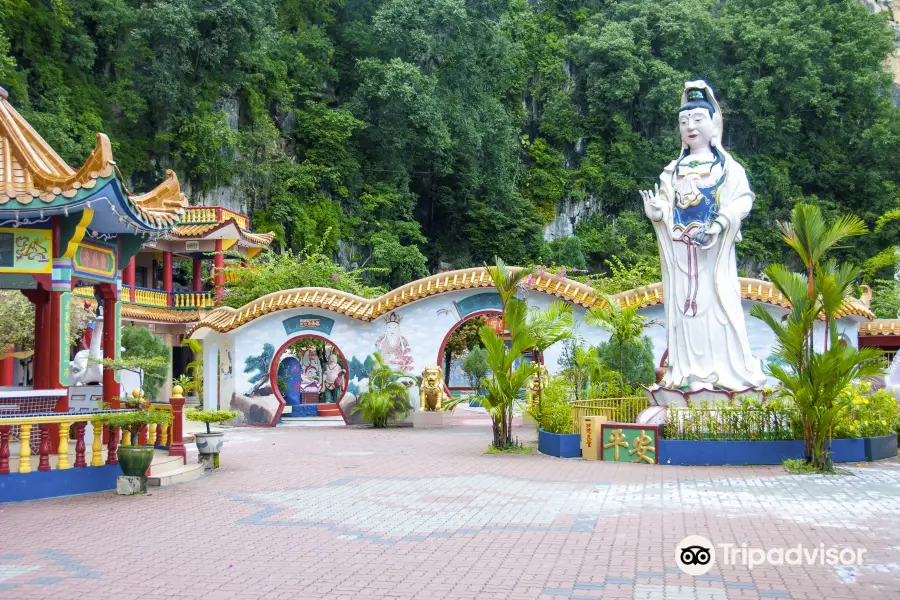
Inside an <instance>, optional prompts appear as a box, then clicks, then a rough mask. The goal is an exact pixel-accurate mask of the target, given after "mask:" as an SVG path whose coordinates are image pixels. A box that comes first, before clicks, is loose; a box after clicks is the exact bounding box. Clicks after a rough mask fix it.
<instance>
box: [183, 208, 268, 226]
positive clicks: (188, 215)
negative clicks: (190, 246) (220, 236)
mask: <svg viewBox="0 0 900 600" xmlns="http://www.w3.org/2000/svg"><path fill="white" fill-rule="evenodd" d="M225 221H234V222H236V223H237V225H238V227H240V228H241V229H245V230H249V229H250V219H249V218H248V217H247V215H244V214H241V213H239V212H236V211H233V210H231V209H229V208H223V207H221V206H189V207H188V209H187V210H186V211H185V213H184V216H183V217H182V218H181V220H180V221H179V222H178V224H179V225H191V224H200V223H224V222H225Z"/></svg>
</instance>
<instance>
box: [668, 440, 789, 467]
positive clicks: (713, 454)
mask: <svg viewBox="0 0 900 600" xmlns="http://www.w3.org/2000/svg"><path fill="white" fill-rule="evenodd" d="M803 455H804V448H803V441H802V440H789V441H781V442H743V441H742V442H728V441H708V440H659V464H661V465H694V466H698V465H780V464H781V463H783V462H784V461H785V459H788V458H803Z"/></svg>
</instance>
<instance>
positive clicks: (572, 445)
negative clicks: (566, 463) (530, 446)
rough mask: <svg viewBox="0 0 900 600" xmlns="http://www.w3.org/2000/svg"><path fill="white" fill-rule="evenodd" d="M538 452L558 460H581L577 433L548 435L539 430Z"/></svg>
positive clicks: (579, 439) (579, 440) (579, 438)
mask: <svg viewBox="0 0 900 600" xmlns="http://www.w3.org/2000/svg"><path fill="white" fill-rule="evenodd" d="M538 451H539V452H540V453H541V454H548V455H550V456H558V457H560V458H581V436H580V435H578V434H577V433H548V432H546V431H544V430H543V429H540V430H538Z"/></svg>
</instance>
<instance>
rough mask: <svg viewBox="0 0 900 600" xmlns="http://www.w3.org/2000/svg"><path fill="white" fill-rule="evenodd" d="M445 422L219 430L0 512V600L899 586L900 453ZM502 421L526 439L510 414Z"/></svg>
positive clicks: (692, 592) (709, 596)
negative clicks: (841, 553)
mask: <svg viewBox="0 0 900 600" xmlns="http://www.w3.org/2000/svg"><path fill="white" fill-rule="evenodd" d="M455 421H456V422H455V425H454V426H453V427H451V428H448V429H444V430H437V431H435V430H431V431H422V430H412V429H390V430H381V431H376V430H371V429H356V428H348V427H336V428H319V427H309V428H307V427H297V428H277V429H249V428H248V429H236V430H232V431H231V432H229V434H228V441H227V442H226V445H225V448H224V453H223V455H222V468H221V469H219V470H218V471H217V472H216V473H214V474H210V475H207V476H205V477H203V478H201V479H200V480H197V481H194V482H191V483H187V484H183V485H180V486H175V487H170V488H165V489H161V490H155V491H153V492H152V493H151V494H148V495H147V496H143V497H132V498H127V497H117V496H116V495H115V494H113V493H104V494H95V495H89V496H81V497H73V498H65V499H57V500H45V501H40V502H31V503H22V504H15V505H6V506H0V598H3V599H6V598H9V599H14V598H28V599H31V598H46V599H48V600H49V599H51V598H52V599H53V600H58V599H60V598H73V599H76V598H78V599H80V598H91V599H93V598H115V599H116V600H131V599H135V600H137V599H138V598H140V599H142V600H162V599H164V598H165V599H167V598H208V599H215V598H222V599H226V598H234V599H244V598H246V599H253V598H272V599H298V598H299V599H303V598H335V599H348V600H349V599H359V598H423V599H424V598H453V599H457V598H459V599H468V598H473V599H474V598H479V599H481V598H484V599H488V598H497V599H501V598H511V599H521V600H532V599H542V600H554V599H561V598H573V599H575V598H623V599H635V600H638V599H644V598H661V599H672V600H675V599H696V600H725V599H730V600H735V599H744V598H747V599H750V598H754V599H755V598H789V599H790V598H794V599H800V598H829V599H831V598H866V599H868V598H898V597H900V463H898V462H896V461H894V462H886V463H881V464H878V465H876V466H872V467H864V468H853V469H852V475H847V476H831V477H818V476H817V477H810V476H803V477H798V476H789V475H786V474H785V473H784V471H783V469H781V468H780V467H771V468H768V467H766V468H687V467H664V466H651V465H630V464H619V465H613V464H608V463H598V462H587V461H579V460H561V459H554V458H549V457H545V456H540V455H537V456H508V455H504V456H497V455H485V454H484V450H485V449H486V447H487V444H488V441H489V435H490V434H489V428H488V426H487V421H486V420H485V419H484V417H480V416H477V415H468V416H463V417H458V418H456V420H455ZM516 434H517V435H518V436H520V438H521V439H523V440H532V439H533V438H534V433H533V430H532V429H531V428H530V427H528V426H523V427H519V428H517V430H516ZM691 534H700V535H704V536H706V537H707V538H709V539H710V540H712V541H713V543H714V544H722V543H731V544H735V545H736V546H737V547H740V545H741V544H742V543H746V544H748V546H749V547H755V548H762V549H765V550H769V549H772V548H776V547H786V548H787V547H794V546H796V545H797V544H803V545H804V547H806V548H807V549H809V550H815V549H819V548H822V546H820V544H822V545H824V548H826V549H827V548H830V547H836V548H839V549H840V548H845V547H849V548H857V547H863V548H866V549H867V553H866V554H865V555H864V559H863V564H862V565H861V566H839V565H838V566H829V565H823V564H818V563H817V564H815V565H801V566H757V567H755V568H753V569H750V568H748V566H746V565H725V564H722V562H721V557H718V562H717V564H715V566H714V567H713V568H712V570H710V571H709V573H707V574H706V575H702V576H698V577H692V576H689V575H686V574H684V573H682V572H681V571H680V570H679V569H678V568H677V566H676V562H675V547H676V545H677V544H678V543H679V542H680V541H681V540H682V539H683V538H684V537H685V536H687V535H691Z"/></svg>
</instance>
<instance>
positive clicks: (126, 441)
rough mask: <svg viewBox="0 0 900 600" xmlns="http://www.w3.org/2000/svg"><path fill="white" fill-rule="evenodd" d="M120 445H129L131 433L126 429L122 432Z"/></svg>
mask: <svg viewBox="0 0 900 600" xmlns="http://www.w3.org/2000/svg"><path fill="white" fill-rule="evenodd" d="M122 445H123V446H130V445H131V431H130V430H128V429H123V430H122Z"/></svg>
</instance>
